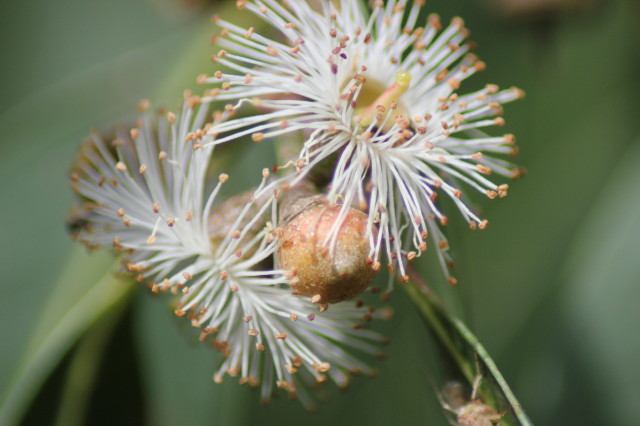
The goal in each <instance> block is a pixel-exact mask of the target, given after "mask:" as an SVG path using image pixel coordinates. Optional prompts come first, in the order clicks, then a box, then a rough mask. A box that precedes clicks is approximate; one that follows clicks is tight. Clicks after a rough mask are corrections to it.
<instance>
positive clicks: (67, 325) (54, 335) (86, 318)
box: [0, 272, 135, 425]
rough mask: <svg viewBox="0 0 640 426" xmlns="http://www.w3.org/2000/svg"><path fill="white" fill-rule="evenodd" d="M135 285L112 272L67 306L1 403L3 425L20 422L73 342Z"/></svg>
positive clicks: (0, 415)
mask: <svg viewBox="0 0 640 426" xmlns="http://www.w3.org/2000/svg"><path fill="white" fill-rule="evenodd" d="M134 287H135V286H134V285H133V284H132V283H125V282H123V281H120V280H118V279H117V278H115V277H113V275H112V273H111V272H108V273H107V275H106V276H104V277H103V278H102V279H101V280H99V281H98V282H97V283H96V284H95V285H94V286H92V287H91V288H90V289H89V290H88V291H87V292H86V293H85V294H84V295H83V296H82V297H81V298H80V299H79V300H78V301H77V302H76V303H75V304H74V305H72V306H71V307H70V308H69V309H68V310H67V312H66V313H65V314H64V315H63V316H62V317H61V318H60V319H59V320H58V321H57V322H56V323H55V325H53V326H52V328H51V330H50V332H49V333H47V335H46V337H44V338H43V339H42V340H41V341H40V342H39V345H38V346H37V348H36V349H35V350H34V351H32V352H30V355H28V357H27V359H26V361H25V362H24V364H23V366H22V368H20V369H19V370H18V373H17V375H16V376H15V378H14V380H13V383H12V385H11V386H10V387H9V390H8V391H7V394H6V395H5V396H4V398H3V403H2V406H0V425H14V424H17V423H18V421H19V419H20V418H21V417H22V415H23V413H24V410H26V408H27V407H28V405H29V403H30V402H31V400H32V398H33V397H34V395H35V394H36V393H37V390H38V388H39V387H40V386H41V385H42V383H43V382H44V380H45V379H46V377H48V375H49V374H50V372H51V371H52V370H53V368H55V366H56V364H57V363H58V362H59V361H60V359H61V358H62V357H63V356H64V354H65V352H66V351H67V350H68V348H70V347H71V345H72V344H73V342H74V341H76V340H77V339H78V337H79V336H80V335H82V333H83V332H85V331H86V330H87V329H89V328H90V327H91V325H93V324H94V323H95V322H96V321H97V320H98V319H99V318H101V317H102V316H103V314H105V313H106V312H108V311H109V310H110V309H112V308H113V307H115V306H117V305H118V304H119V303H122V302H123V301H124V300H126V298H127V296H128V295H129V294H130V293H131V291H130V290H131V289H133V288H134Z"/></svg>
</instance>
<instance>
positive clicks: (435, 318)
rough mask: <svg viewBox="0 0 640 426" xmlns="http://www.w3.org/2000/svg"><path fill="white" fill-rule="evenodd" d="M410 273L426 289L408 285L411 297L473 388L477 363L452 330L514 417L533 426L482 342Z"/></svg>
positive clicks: (491, 402)
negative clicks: (497, 389) (509, 407)
mask: <svg viewBox="0 0 640 426" xmlns="http://www.w3.org/2000/svg"><path fill="white" fill-rule="evenodd" d="M408 272H409V275H410V276H411V278H412V280H413V281H414V282H417V283H419V284H422V285H420V286H419V285H418V284H414V283H411V284H408V285H406V286H404V288H405V290H406V292H407V293H408V294H409V297H410V298H411V300H412V301H413V302H414V304H415V305H416V307H417V308H418V310H419V311H420V313H421V314H422V317H423V318H424V320H425V321H426V322H427V324H428V325H429V327H430V328H431V330H432V331H433V332H434V334H435V335H436V337H437V339H438V340H439V341H440V342H441V343H442V345H443V346H444V348H445V350H446V351H447V354H448V355H449V356H450V357H451V358H452V359H453V361H454V362H455V363H456V365H457V366H458V368H459V369H460V371H461V372H462V374H463V375H464V377H465V378H466V379H467V381H468V382H469V384H473V381H474V379H475V377H476V374H477V373H476V372H475V370H474V367H473V361H472V360H470V359H468V357H466V356H465V350H464V348H461V347H460V346H459V345H457V344H456V343H455V341H454V340H453V339H452V335H451V333H450V332H449V331H448V330H450V329H453V330H455V332H456V333H457V334H458V335H459V336H460V337H461V338H462V340H463V341H464V342H465V343H466V344H467V345H469V347H470V348H471V349H472V350H473V352H474V353H475V354H477V356H478V358H479V359H480V360H481V361H482V362H483V363H484V365H485V366H486V367H487V369H488V370H489V372H490V373H491V376H492V377H493V379H494V380H495V382H496V383H497V385H498V387H499V389H500V391H501V393H502V394H503V395H504V397H505V399H506V401H507V402H508V403H509V405H510V406H511V408H512V409H513V413H514V414H515V417H516V419H517V420H518V422H519V423H520V425H521V426H532V423H531V420H529V418H528V417H527V415H526V414H525V412H524V410H523V409H522V406H521V405H520V403H519V402H518V400H517V399H516V397H515V395H514V394H513V392H512V391H511V388H510V387H509V385H508V384H507V381H506V380H505V379H504V376H503V375H502V374H501V373H500V370H498V367H497V366H496V363H495V362H494V361H493V359H492V358H491V356H490V355H489V353H488V352H487V350H486V349H485V348H484V346H482V344H481V343H480V341H479V340H478V338H477V337H476V336H475V335H474V334H473V333H472V332H471V331H470V330H469V328H468V327H467V326H466V325H465V324H464V323H463V322H462V320H460V319H459V318H457V317H455V316H454V315H451V314H450V313H449V312H448V311H447V309H446V308H445V307H444V305H442V303H440V301H439V300H438V299H437V297H436V296H435V295H434V294H432V293H431V292H430V291H429V289H428V287H427V286H426V284H425V283H424V281H423V280H422V278H421V277H420V276H419V275H418V274H417V273H416V272H415V271H413V270H410V271H408ZM481 395H482V397H483V399H485V403H489V404H492V405H495V403H494V401H491V400H492V399H493V398H491V395H489V394H488V393H486V392H482V390H481Z"/></svg>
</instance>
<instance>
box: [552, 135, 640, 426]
mask: <svg viewBox="0 0 640 426" xmlns="http://www.w3.org/2000/svg"><path fill="white" fill-rule="evenodd" d="M639 165H640V138H638V139H636V141H635V143H634V145H633V146H632V147H631V148H630V149H629V150H628V151H627V153H626V155H625V156H624V157H623V159H622V160H621V161H620V162H619V163H618V165H617V166H616V168H615V170H614V172H613V174H612V176H611V178H610V179H609V180H608V181H607V182H606V185H605V186H604V189H603V191H602V192H601V195H600V197H599V199H598V203H597V204H596V205H595V206H594V207H593V208H592V209H591V211H590V212H589V215H588V217H587V219H586V220H585V221H584V222H583V224H582V225H581V227H580V229H581V231H582V232H581V233H580V235H579V237H578V239H577V241H576V242H575V244H574V245H573V248H572V251H571V255H570V257H569V261H568V262H567V264H566V266H565V269H564V274H563V276H564V277H565V279H566V282H567V285H566V287H565V288H564V291H563V292H562V295H563V302H564V305H565V306H566V310H565V312H564V316H565V318H566V320H567V321H568V322H569V327H568V328H569V333H570V334H571V335H572V347H573V348H574V350H575V351H577V352H579V353H580V354H581V358H583V359H585V360H586V364H587V365H586V374H589V376H590V380H592V381H593V382H595V383H596V384H597V386H598V387H599V388H600V389H602V391H603V392H602V396H601V397H600V398H599V400H598V402H597V403H598V404H599V405H601V406H603V409H604V410H605V412H606V413H608V414H607V421H608V422H609V423H610V424H633V423H635V422H636V421H637V419H638V412H637V408H638V406H640V393H639V392H638V389H640V369H638V354H640V339H638V321H637V318H638V316H637V315H638V302H639V301H640V260H639V257H638V253H639V250H638V242H639V241H640V185H638V183H640V167H639Z"/></svg>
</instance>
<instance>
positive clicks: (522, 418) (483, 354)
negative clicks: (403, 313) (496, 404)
mask: <svg viewBox="0 0 640 426" xmlns="http://www.w3.org/2000/svg"><path fill="white" fill-rule="evenodd" d="M449 321H451V324H452V325H453V326H454V327H455V328H456V330H458V333H460V335H461V336H462V337H463V338H464V339H465V341H466V342H467V343H468V344H469V345H470V346H471V347H472V348H473V350H474V351H475V353H477V354H478V357H479V358H480V359H481V360H482V362H483V363H484V365H485V366H486V367H487V369H488V370H489V372H490V373H491V375H492V376H493V379H494V380H495V381H496V383H498V386H499V387H500V390H501V391H502V393H503V395H504V397H505V398H506V399H507V401H508V402H509V404H510V405H511V408H512V409H513V412H514V414H515V415H516V418H517V419H518V421H519V422H520V424H521V425H522V426H533V424H532V423H531V420H529V417H527V415H526V413H525V412H524V410H523V409H522V406H521V405H520V403H519V402H518V400H517V399H516V396H515V395H514V394H513V391H512V390H511V388H510V387H509V385H508V384H507V381H506V380H505V378H504V376H503V375H502V373H500V370H498V366H497V365H496V363H495V361H493V359H492V358H491V356H489V352H487V350H486V349H485V348H484V346H483V345H482V343H480V341H479V340H478V338H477V337H476V336H475V335H474V334H473V333H472V332H471V330H469V328H468V327H467V326H466V325H465V324H464V323H463V322H462V321H461V320H460V319H458V318H456V317H453V316H452V317H449Z"/></svg>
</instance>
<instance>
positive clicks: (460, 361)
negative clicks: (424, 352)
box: [404, 284, 476, 383]
mask: <svg viewBox="0 0 640 426" xmlns="http://www.w3.org/2000/svg"><path fill="white" fill-rule="evenodd" d="M404 289H405V290H406V292H407V293H408V294H409V297H411V300H413V303H414V304H415V305H416V307H417V308H418V310H419V311H420V313H421V314H422V316H423V318H424V319H425V320H426V321H427V323H428V324H429V326H430V327H431V329H432V330H433V332H434V333H435V335H436V337H437V338H438V340H439V341H440V343H441V344H442V345H443V346H444V348H445V350H446V351H447V353H448V354H449V355H450V356H451V358H453V360H454V361H455V363H456V365H457V366H458V368H459V369H460V371H461V372H462V374H463V375H464V377H465V379H467V381H468V382H469V383H473V380H474V378H475V375H476V374H475V372H474V370H473V365H472V364H471V363H470V362H469V361H468V360H467V359H466V358H465V356H464V355H463V354H462V352H461V351H460V349H459V348H458V347H457V346H456V344H455V343H454V342H453V340H452V339H451V335H450V333H449V332H448V331H447V329H446V327H445V326H444V324H443V323H442V322H441V321H440V318H438V315H437V313H436V310H435V309H434V306H433V303H432V301H431V300H429V298H427V297H424V293H422V291H420V289H419V288H418V286H416V285H413V284H409V285H406V286H404Z"/></svg>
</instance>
